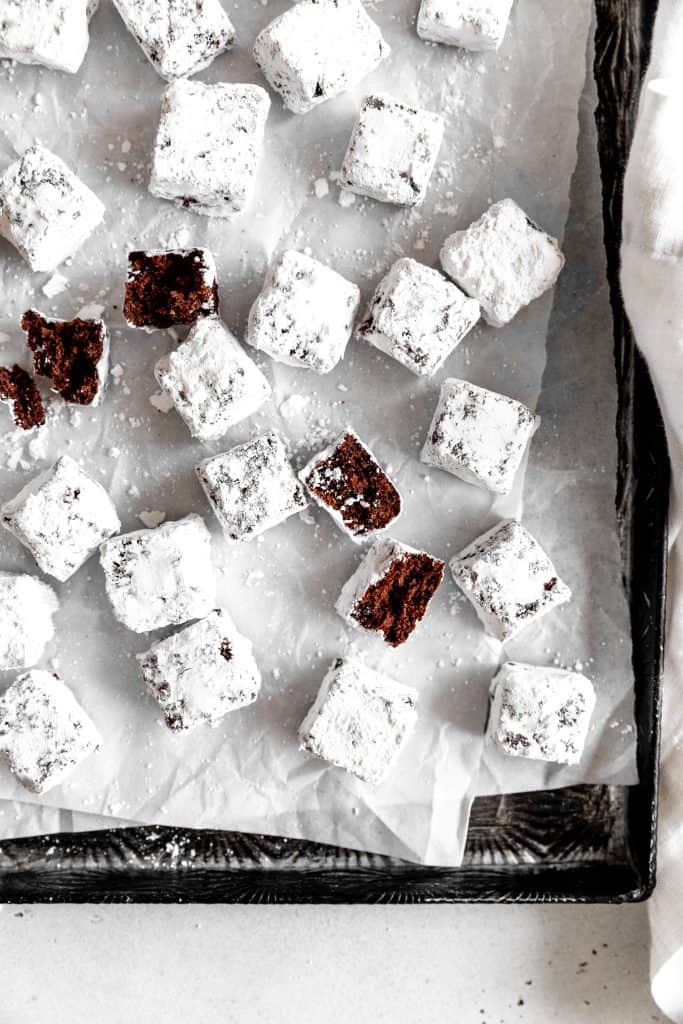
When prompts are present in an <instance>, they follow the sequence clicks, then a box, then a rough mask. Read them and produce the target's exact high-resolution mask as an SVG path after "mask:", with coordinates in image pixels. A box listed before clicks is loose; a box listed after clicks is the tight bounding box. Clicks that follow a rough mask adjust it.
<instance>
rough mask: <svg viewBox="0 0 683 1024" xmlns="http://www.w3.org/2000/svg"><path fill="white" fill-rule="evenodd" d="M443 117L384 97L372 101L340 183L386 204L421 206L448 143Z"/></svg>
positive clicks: (353, 140) (360, 121)
mask: <svg viewBox="0 0 683 1024" xmlns="http://www.w3.org/2000/svg"><path fill="white" fill-rule="evenodd" d="M443 131H444V122H443V118H442V117H440V116H439V115H438V114H432V113H431V111H429V110H420V109H418V108H417V107H410V106H408V105H407V104H405V103H400V102H399V101H398V100H395V99H394V98H393V97H391V96H387V95H385V94H384V93H381V94H380V93H375V94H373V95H370V96H366V97H365V99H364V100H363V102H362V103H361V108H360V114H359V115H358V120H357V122H356V125H355V127H354V129H353V132H352V133H351V139H350V141H349V145H348V149H347V150H346V156H345V157H344V162H343V163H342V167H341V172H340V177H339V184H340V185H342V186H343V187H344V188H347V189H350V190H351V191H352V192H357V193H358V194H359V195H361V196H370V198H371V199H379V200H380V202H383V203H396V204H398V205H399V206H419V205H420V203H422V202H423V201H424V198H425V195H426V194H427V186H428V184H429V179H430V178H431V176H432V171H433V170H434V164H435V163H436V158H437V155H438V152H439V147H440V146H441V140H442V139H443Z"/></svg>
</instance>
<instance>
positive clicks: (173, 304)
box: [123, 249, 218, 331]
mask: <svg viewBox="0 0 683 1024" xmlns="http://www.w3.org/2000/svg"><path fill="white" fill-rule="evenodd" d="M217 312H218V285H217V283H216V266H215V264H214V260H213V256H212V254H211V253H210V252H209V251H208V249H169V250H149V251H143V250H136V251H135V252H131V253H129V254H128V279H127V281H126V295H125V302H124V305H123V315H124V317H125V318H126V322H127V323H128V324H129V325H130V326H131V327H140V328H142V329H143V330H146V331H160V330H165V329H166V328H168V327H175V326H177V325H178V324H192V323H194V322H195V321H196V320H198V319H199V318H200V317H202V316H211V315H212V314H214V313H217Z"/></svg>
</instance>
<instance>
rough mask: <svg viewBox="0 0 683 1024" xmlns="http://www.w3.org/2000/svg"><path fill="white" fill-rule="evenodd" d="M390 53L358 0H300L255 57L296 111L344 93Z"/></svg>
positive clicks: (263, 36)
mask: <svg viewBox="0 0 683 1024" xmlns="http://www.w3.org/2000/svg"><path fill="white" fill-rule="evenodd" d="M389 53H390V49H389V46H388V44H387V43H386V42H385V41H384V39H383V37H382V33H381V32H380V30H379V28H378V26H377V25H376V24H375V23H374V21H372V19H371V18H369V17H368V15H367V14H366V12H365V9H364V7H363V5H362V4H361V3H360V0H300V2H299V3H296V4H294V5H293V6H292V7H290V8H289V9H288V10H286V11H285V12H284V13H283V14H281V15H279V17H277V18H275V19H274V21H271V23H270V24H269V25H267V26H266V28H264V29H263V31H262V32H261V33H260V35H259V36H258V38H257V39H256V43H255V45H254V60H255V61H256V63H257V64H258V66H259V67H260V69H261V71H262V72H263V74H264V75H265V77H266V79H267V80H268V82H269V84H270V85H271V86H272V87H273V89H275V91H276V92H279V93H280V95H281V97H282V102H283V103H284V105H285V106H286V107H287V108H288V109H289V110H291V111H293V113H295V114H305V113H306V112H307V111H309V110H311V109H312V108H313V107H315V106H317V105H318V104H319V103H324V102H325V100H329V99H332V97H333V96H338V95H339V94H340V93H343V92H346V90H347V89H350V88H351V87H352V86H353V85H355V84H356V82H359V81H360V80H361V79H362V78H365V76H366V75H368V74H369V73H370V72H371V71H374V69H375V68H376V67H377V66H378V65H379V64H380V63H381V61H383V60H384V58H385V57H387V56H388V55H389Z"/></svg>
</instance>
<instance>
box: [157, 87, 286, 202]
mask: <svg viewBox="0 0 683 1024" xmlns="http://www.w3.org/2000/svg"><path fill="white" fill-rule="evenodd" d="M269 109H270V99H269V98H268V94H267V92H266V91H265V89H262V88H261V87H260V86H258V85H233V84H231V83H228V82H219V83H218V84H216V85H205V84H204V83H202V82H191V81H188V80H187V79H179V80H178V81H177V82H174V83H173V85H171V86H169V87H168V89H167V90H166V92H165V93H164V97H163V100H162V103H161V118H160V120H159V129H158V131H157V137H156V143H155V146H154V155H153V158H152V175H151V178H150V182H149V191H150V192H151V193H152V195H153V196H158V197H159V198H160V199H170V200H172V201H173V202H175V203H178V204H179V205H181V206H184V207H186V208H187V209H189V210H192V211H193V212H194V213H200V214H202V215H204V216H206V217H230V216H231V215H232V214H234V213H238V212H239V211H240V210H243V209H244V208H245V206H246V205H247V203H248V202H249V200H250V199H251V196H252V193H253V191H254V185H255V182H256V169H257V167H258V162H259V159H260V157H261V151H262V149H263V135H264V131H265V127H266V119H267V117H268V111H269Z"/></svg>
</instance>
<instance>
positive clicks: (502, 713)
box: [486, 661, 595, 764]
mask: <svg viewBox="0 0 683 1024" xmlns="http://www.w3.org/2000/svg"><path fill="white" fill-rule="evenodd" d="M594 708H595V690H594V689H593V684H592V683H591V681H590V680H589V679H587V678H586V677H585V676H584V675H581V674H580V673H578V672H568V671H566V670H565V669H561V668H548V667H546V666H538V665H523V664H519V663H518V662H513V661H508V662H506V663H505V664H504V665H501V667H500V668H499V670H498V672H497V674H496V676H495V677H494V679H493V682H492V683H491V705H490V709H489V720H488V725H487V728H486V738H487V741H488V742H489V743H490V744H491V745H492V746H494V747H497V748H498V749H499V750H502V751H503V753H504V754H511V755H512V756H513V757H528V758H531V759H532V760H535V761H551V762H554V763H556V764H578V763H579V761H580V760H581V754H582V753H583V748H584V746H585V743H586V737H587V736H588V728H589V726H590V720H591V715H592V714H593V709H594Z"/></svg>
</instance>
